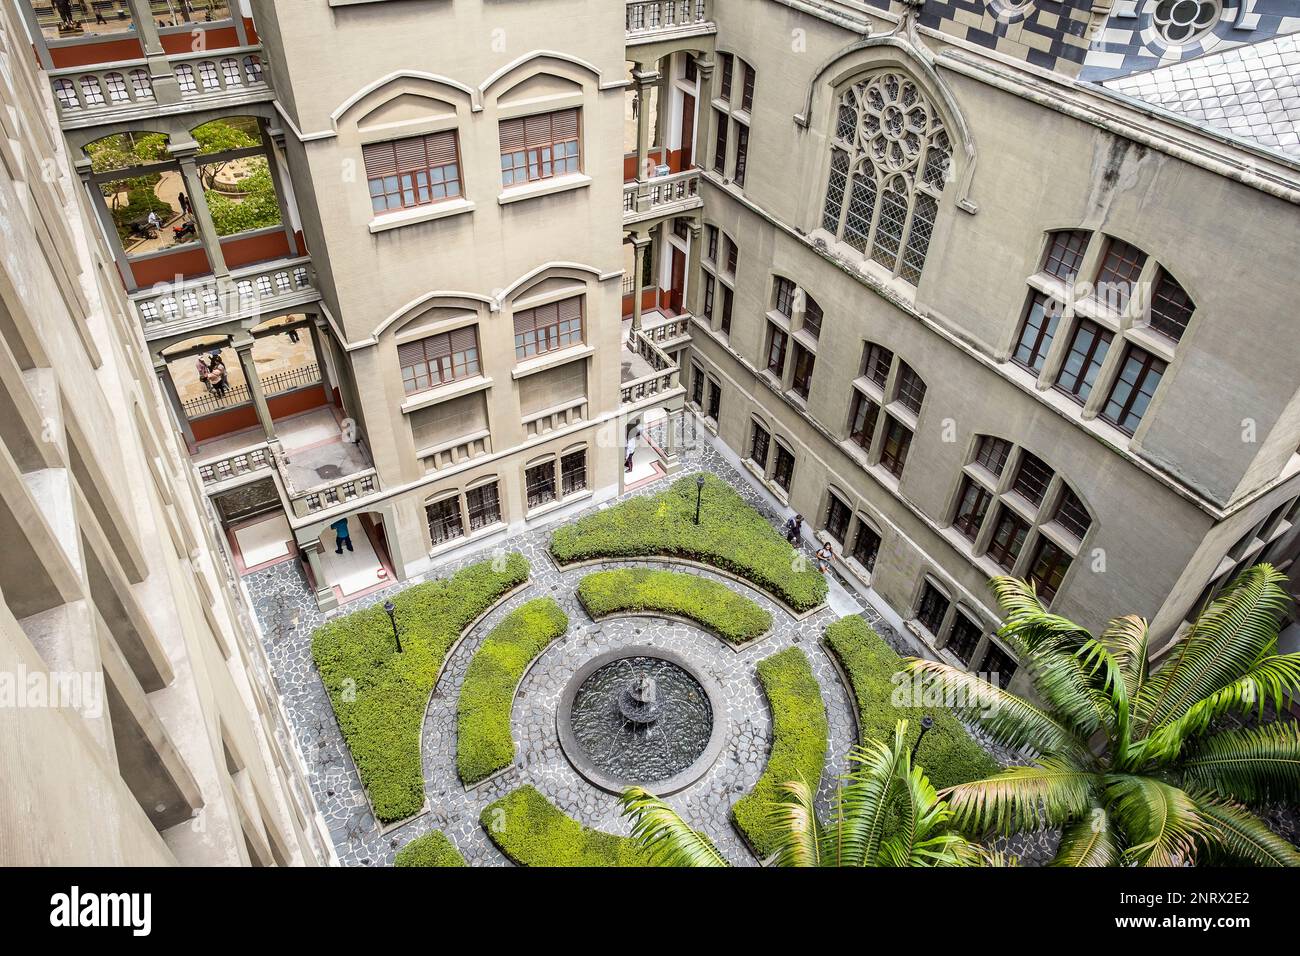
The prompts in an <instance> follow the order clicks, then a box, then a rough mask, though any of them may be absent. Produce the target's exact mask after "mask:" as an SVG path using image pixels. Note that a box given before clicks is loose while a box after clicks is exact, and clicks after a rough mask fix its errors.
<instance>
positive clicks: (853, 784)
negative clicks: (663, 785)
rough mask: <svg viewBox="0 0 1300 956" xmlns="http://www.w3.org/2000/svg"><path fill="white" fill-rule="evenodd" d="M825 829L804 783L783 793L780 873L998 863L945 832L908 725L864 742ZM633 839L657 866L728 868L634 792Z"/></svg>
mask: <svg viewBox="0 0 1300 956" xmlns="http://www.w3.org/2000/svg"><path fill="white" fill-rule="evenodd" d="M849 759H850V761H851V763H852V764H853V766H852V769H851V770H850V772H849V774H848V775H847V777H846V778H845V780H844V783H843V784H842V785H841V787H840V789H839V791H838V793H837V796H836V799H835V803H834V808H833V816H832V819H831V821H830V823H829V824H826V825H823V824H822V823H821V822H820V821H819V820H818V819H817V812H816V810H815V808H814V806H813V798H814V790H813V788H812V787H811V786H809V785H808V784H807V783H804V782H802V781H792V782H789V783H786V784H784V785H783V789H784V790H785V799H784V800H782V801H781V802H780V803H777V804H775V805H774V806H773V807H772V814H773V816H774V818H775V819H776V821H777V823H778V824H779V831H780V835H781V840H780V846H779V848H778V850H777V852H776V855H775V862H776V864H777V865H779V866H965V865H970V864H974V863H979V862H999V861H998V860H997V858H994V857H992V856H990V855H988V854H986V853H985V852H984V850H983V849H982V848H981V847H978V846H977V845H975V844H972V843H971V842H969V841H968V840H966V839H965V838H964V837H962V836H960V835H959V834H957V833H954V832H952V831H951V830H950V825H951V822H952V812H951V810H949V809H948V807H947V806H946V805H945V804H944V803H943V801H941V800H940V799H939V798H938V796H937V795H936V794H935V790H934V787H933V786H931V785H930V781H929V780H928V779H927V778H926V776H925V774H924V772H922V770H921V768H920V767H913V766H912V755H911V752H910V750H909V748H908V745H907V721H899V722H898V724H897V725H896V727H895V728H894V739H893V741H892V742H891V743H890V744H884V743H879V742H876V741H870V742H868V743H867V744H866V746H864V747H855V748H854V749H853V751H852V752H851V753H850V754H849ZM622 804H623V813H624V815H625V816H629V817H631V818H632V820H633V829H632V835H633V837H634V838H635V839H637V840H639V841H640V842H641V844H642V846H644V847H645V848H646V850H647V851H649V852H650V854H651V858H652V859H653V860H654V862H655V863H656V864H658V865H660V866H727V865H728V863H727V861H726V859H725V858H723V856H722V855H721V854H720V853H719V852H718V850H717V848H716V847H714V845H713V843H712V842H711V841H710V840H709V839H708V837H706V836H704V835H703V834H701V833H699V832H697V831H695V830H692V829H691V828H690V826H688V825H687V824H686V823H685V821H683V820H682V818H681V817H680V816H678V815H677V812H676V811H675V810H673V808H672V807H670V806H668V804H666V803H664V802H663V801H662V800H660V799H659V798H658V797H655V796H654V795H653V794H650V793H648V792H647V791H645V790H643V789H641V788H640V787H633V788H631V789H629V790H628V791H627V792H625V793H624V794H623V798H622Z"/></svg>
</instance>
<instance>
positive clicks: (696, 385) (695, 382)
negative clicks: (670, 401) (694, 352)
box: [691, 364, 704, 408]
mask: <svg viewBox="0 0 1300 956" xmlns="http://www.w3.org/2000/svg"><path fill="white" fill-rule="evenodd" d="M691 401H692V402H694V403H695V405H696V407H697V408H703V407H704V369H702V368H700V367H699V366H698V365H695V364H692V365H691Z"/></svg>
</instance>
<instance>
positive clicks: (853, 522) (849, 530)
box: [816, 483, 886, 585]
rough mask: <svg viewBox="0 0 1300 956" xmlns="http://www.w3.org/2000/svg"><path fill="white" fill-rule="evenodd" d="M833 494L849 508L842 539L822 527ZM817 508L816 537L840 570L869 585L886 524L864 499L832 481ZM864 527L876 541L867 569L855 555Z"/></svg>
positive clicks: (881, 550) (880, 549)
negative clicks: (828, 551) (839, 539)
mask: <svg viewBox="0 0 1300 956" xmlns="http://www.w3.org/2000/svg"><path fill="white" fill-rule="evenodd" d="M832 494H833V495H834V496H835V497H836V498H839V499H840V501H842V502H843V503H844V504H845V505H846V506H847V507H848V509H849V523H848V525H847V526H846V527H845V530H844V541H843V542H840V541H837V540H836V539H835V538H834V537H832V536H831V535H830V533H829V532H828V531H827V530H826V527H825V525H826V518H827V517H828V515H829V511H830V496H831V495H832ZM818 509H819V510H818V519H817V533H816V538H817V540H818V541H820V542H821V543H822V544H824V545H826V546H827V547H829V548H830V550H831V554H832V555H833V556H834V558H835V560H837V561H838V562H839V563H840V565H841V567H842V568H843V569H845V570H847V571H848V572H849V573H850V574H852V575H853V577H855V578H857V579H858V580H859V581H861V582H862V583H863V584H866V585H870V584H871V583H872V581H874V580H875V567H876V564H877V563H878V562H879V560H880V554H881V552H883V551H884V549H885V534H884V531H882V530H881V529H882V528H884V527H886V525H885V523H884V522H883V521H881V520H880V519H879V518H878V517H877V516H876V515H874V514H872V513H871V511H870V509H869V506H868V505H867V503H866V500H865V499H864V498H862V497H861V496H860V495H856V494H853V493H851V492H849V491H847V490H846V489H844V488H842V487H840V486H839V485H836V484H833V483H827V486H826V492H825V494H824V495H823V496H822V498H821V500H820V501H819V502H818ZM864 528H865V529H866V530H868V531H869V532H871V534H873V535H874V536H875V538H876V541H877V545H876V551H875V555H874V558H873V560H872V566H871V567H870V568H868V567H866V566H865V565H864V564H863V563H862V562H861V561H859V560H858V558H857V544H858V537H859V535H860V534H861V533H862V530H863V529H864Z"/></svg>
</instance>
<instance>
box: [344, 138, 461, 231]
mask: <svg viewBox="0 0 1300 956" xmlns="http://www.w3.org/2000/svg"><path fill="white" fill-rule="evenodd" d="M361 158H362V160H363V161H364V163H365V166H366V178H367V179H368V180H369V183H370V206H371V209H372V210H373V211H374V212H376V213H383V212H388V211H389V210H390V209H405V208H411V207H414V206H424V205H428V204H430V203H436V202H442V201H443V200H445V199H454V198H456V197H457V196H459V195H460V153H459V149H458V146H457V142H456V132H455V130H449V131H447V132H444V133H434V134H433V135H431V136H412V137H410V138H408V139H399V140H394V141H393V142H389V143H370V144H368V145H366V146H363V147H362V148H361Z"/></svg>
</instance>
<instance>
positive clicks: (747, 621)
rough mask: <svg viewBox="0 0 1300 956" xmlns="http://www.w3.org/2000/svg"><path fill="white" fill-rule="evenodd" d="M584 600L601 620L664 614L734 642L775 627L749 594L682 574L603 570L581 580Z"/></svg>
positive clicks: (633, 569)
mask: <svg viewBox="0 0 1300 956" xmlns="http://www.w3.org/2000/svg"><path fill="white" fill-rule="evenodd" d="M578 600H580V601H581V602H582V606H583V607H584V608H586V609H587V613H588V614H590V615H591V616H592V617H595V618H599V617H602V616H604V615H606V614H612V613H614V612H616V611H618V612H622V611H662V612H663V613H665V614H675V615H678V616H680V617H688V618H690V619H691V620H692V621H695V622H697V623H699V624H701V625H703V626H704V627H706V628H708V629H709V630H711V631H713V632H714V633H716V634H717V635H718V636H719V637H721V638H722V639H723V640H724V641H728V642H730V643H732V644H743V643H745V642H746V641H749V640H753V639H754V638H756V637H759V636H760V635H762V634H766V633H767V630H768V628H770V627H771V626H772V615H771V614H769V613H767V611H764V610H763V609H762V608H761V607H759V606H758V605H757V604H755V603H754V602H753V601H751V600H750V599H749V598H747V597H745V596H744V595H741V594H737V593H736V592H735V591H733V590H731V588H729V587H727V586H726V585H725V584H719V583H718V582H717V581H711V580H709V579H708V578H703V577H700V576H699V575H698V574H683V573H682V572H680V571H650V570H646V569H644V568H627V569H617V570H613V571H597V572H596V573H595V574H589V575H587V576H586V577H585V578H583V579H582V580H581V581H580V582H578Z"/></svg>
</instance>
